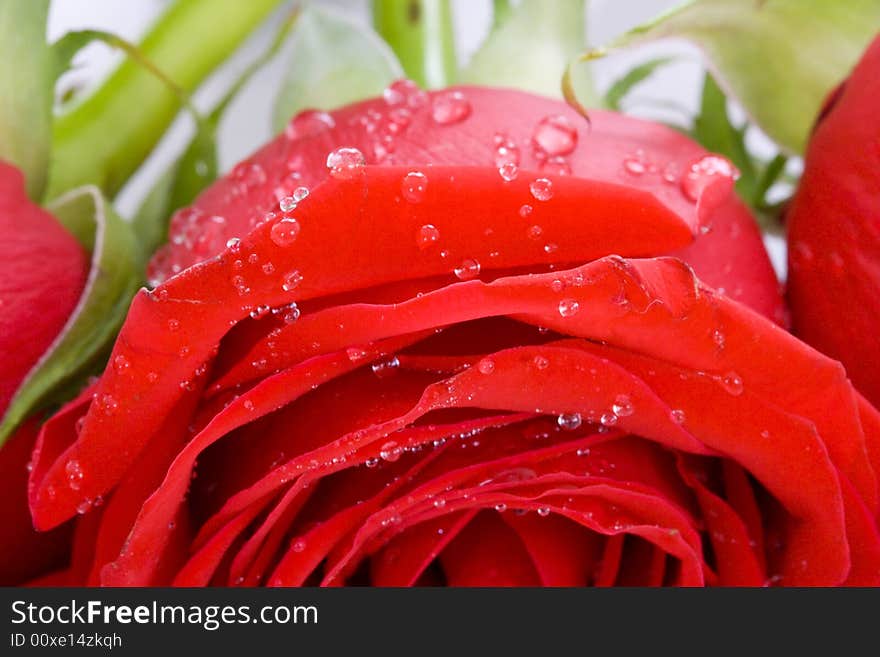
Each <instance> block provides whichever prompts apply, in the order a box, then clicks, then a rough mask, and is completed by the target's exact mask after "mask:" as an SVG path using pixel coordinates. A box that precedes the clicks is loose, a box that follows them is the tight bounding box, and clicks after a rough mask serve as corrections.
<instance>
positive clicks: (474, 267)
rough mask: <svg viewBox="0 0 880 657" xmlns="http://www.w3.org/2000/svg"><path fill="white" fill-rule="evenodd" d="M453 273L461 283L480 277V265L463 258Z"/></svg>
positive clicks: (471, 259) (472, 260)
mask: <svg viewBox="0 0 880 657" xmlns="http://www.w3.org/2000/svg"><path fill="white" fill-rule="evenodd" d="M453 272H454V273H455V277H456V278H458V279H459V280H461V281H469V280H471V279H474V278H476V277H477V276H479V275H480V263H479V262H477V261H476V260H474V259H473V258H465V259H464V260H462V261H461V264H460V265H459V266H458V267H456V268H455V269H454V270H453Z"/></svg>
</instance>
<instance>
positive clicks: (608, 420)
mask: <svg viewBox="0 0 880 657" xmlns="http://www.w3.org/2000/svg"><path fill="white" fill-rule="evenodd" d="M617 419H618V418H617V416H616V415H615V414H614V413H602V416H601V417H600V418H599V424H601V425H602V426H603V427H613V426H614V425H615V424H617Z"/></svg>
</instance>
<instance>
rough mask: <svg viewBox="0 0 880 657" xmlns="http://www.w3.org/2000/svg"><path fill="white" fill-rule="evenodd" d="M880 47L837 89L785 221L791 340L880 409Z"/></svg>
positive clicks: (879, 40)
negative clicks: (830, 363)
mask: <svg viewBox="0 0 880 657" xmlns="http://www.w3.org/2000/svg"><path fill="white" fill-rule="evenodd" d="M878 110H880V38H877V39H875V40H874V42H873V44H872V45H871V46H870V47H869V48H868V50H867V51H866V52H865V54H864V56H863V57H862V60H861V62H860V63H859V64H858V65H857V66H856V68H855V70H854V71H853V72H852V75H851V77H850V78H849V80H848V81H847V82H845V83H844V84H843V85H842V87H840V88H839V89H838V90H836V91H835V92H834V93H833V94H832V95H831V97H830V98H829V101H828V103H827V106H826V108H825V110H824V111H823V113H822V116H821V117H820V120H819V122H818V125H817V126H816V129H815V132H814V133H813V136H812V138H811V139H810V144H809V149H808V150H807V157H806V163H805V167H804V175H803V177H802V178H801V182H800V186H799V187H798V190H797V194H796V195H795V197H794V199H793V201H792V203H791V207H790V209H789V211H788V213H787V224H788V241H789V258H788V263H789V266H788V271H789V274H788V298H789V301H790V303H791V312H792V320H793V325H794V330H795V333H796V334H797V335H798V336H800V337H801V338H803V339H804V340H805V341H806V342H808V343H809V344H811V345H813V346H814V347H816V348H817V349H820V350H821V351H823V352H824V353H826V354H828V355H829V356H832V357H833V358H836V359H839V360H840V361H841V362H842V363H843V364H844V365H846V369H847V372H848V373H849V375H850V376H851V377H852V379H853V381H854V382H855V384H856V386H857V387H858V388H859V390H860V391H861V392H862V393H864V395H865V396H866V397H867V398H868V399H870V400H871V401H872V402H873V403H874V404H880V367H878V362H877V354H878V353H880V123H878V121H877V112H878Z"/></svg>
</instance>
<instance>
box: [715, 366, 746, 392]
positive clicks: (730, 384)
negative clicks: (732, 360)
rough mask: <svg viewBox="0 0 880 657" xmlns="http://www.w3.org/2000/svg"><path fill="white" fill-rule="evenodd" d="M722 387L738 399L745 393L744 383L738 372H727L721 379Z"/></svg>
mask: <svg viewBox="0 0 880 657" xmlns="http://www.w3.org/2000/svg"><path fill="white" fill-rule="evenodd" d="M719 382H720V383H721V386H722V387H723V388H724V389H725V390H726V391H727V392H728V393H730V394H731V395H733V396H734V397H738V396H739V395H741V394H742V392H743V382H742V379H741V378H740V376H739V374H737V373H736V372H727V373H726V374H724V375H723V376H721V377H720V378H719Z"/></svg>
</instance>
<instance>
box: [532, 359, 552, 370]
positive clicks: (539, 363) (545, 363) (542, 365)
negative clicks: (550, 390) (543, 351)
mask: <svg viewBox="0 0 880 657" xmlns="http://www.w3.org/2000/svg"><path fill="white" fill-rule="evenodd" d="M532 362H533V363H534V364H535V367H537V368H538V369H539V370H546V369H547V368H548V367H549V366H550V361H549V360H548V359H547V357H546V356H535V357H534V359H533V360H532Z"/></svg>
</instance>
